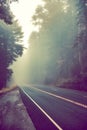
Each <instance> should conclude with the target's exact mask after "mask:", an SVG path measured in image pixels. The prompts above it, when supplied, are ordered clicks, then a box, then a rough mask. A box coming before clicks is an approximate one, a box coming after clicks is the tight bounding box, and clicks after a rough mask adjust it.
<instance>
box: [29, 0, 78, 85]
mask: <svg viewBox="0 0 87 130" xmlns="http://www.w3.org/2000/svg"><path fill="white" fill-rule="evenodd" d="M44 1H45V0H44ZM65 7H66V8H65ZM76 16H77V15H76V7H75V3H74V2H72V1H68V3H67V1H66V0H64V1H61V0H54V1H53V0H46V1H45V4H44V6H38V7H37V9H36V12H35V14H34V16H33V17H32V22H33V24H34V25H35V26H37V27H38V30H39V31H38V32H33V33H32V34H31V37H30V43H31V45H30V55H31V58H30V63H31V64H32V65H31V66H30V77H31V79H33V80H34V78H33V77H36V79H35V81H41V80H42V82H45V83H55V82H56V81H57V80H58V78H61V77H63V78H67V77H69V76H72V75H76V73H75V74H74V73H72V70H73V62H74V61H75V57H74V51H75V50H74V49H72V47H73V43H74V41H75V37H76V34H77V25H76ZM34 61H35V65H33V63H34ZM33 70H35V73H34V74H33V73H32V71H33ZM35 75H38V76H35Z"/></svg>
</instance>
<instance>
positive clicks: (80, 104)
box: [31, 87, 87, 109]
mask: <svg viewBox="0 0 87 130" xmlns="http://www.w3.org/2000/svg"><path fill="white" fill-rule="evenodd" d="M31 88H33V89H36V90H38V91H40V92H43V93H46V94H48V95H51V96H53V97H56V98H59V99H62V100H64V101H67V102H70V103H73V104H75V105H78V106H80V107H83V108H86V109H87V105H85V104H82V103H79V102H76V101H73V100H70V99H68V98H64V97H62V96H58V95H55V94H53V93H50V92H46V91H44V90H41V89H38V88H34V87H31Z"/></svg>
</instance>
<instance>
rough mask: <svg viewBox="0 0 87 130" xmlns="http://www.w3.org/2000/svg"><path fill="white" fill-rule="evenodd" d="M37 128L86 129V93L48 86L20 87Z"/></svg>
mask: <svg viewBox="0 0 87 130" xmlns="http://www.w3.org/2000/svg"><path fill="white" fill-rule="evenodd" d="M21 90H22V91H21V95H22V99H23V101H24V103H25V105H26V107H27V110H28V112H29V115H30V116H31V119H32V121H33V122H34V124H35V127H36V129H37V130H87V93H86V92H79V91H75V90H68V89H59V88H55V87H49V86H40V85H36V86H31V85H25V86H24V87H21Z"/></svg>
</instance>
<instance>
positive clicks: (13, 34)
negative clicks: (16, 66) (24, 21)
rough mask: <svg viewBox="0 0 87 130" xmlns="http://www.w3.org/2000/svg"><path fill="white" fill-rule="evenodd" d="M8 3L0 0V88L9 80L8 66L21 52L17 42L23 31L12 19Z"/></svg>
mask: <svg viewBox="0 0 87 130" xmlns="http://www.w3.org/2000/svg"><path fill="white" fill-rule="evenodd" d="M13 1H16V0H13ZM10 2H12V1H10ZM9 4H10V3H8V1H7V0H0V19H1V20H0V89H2V88H3V87H6V83H7V81H8V80H10V77H11V74H12V70H11V69H10V68H9V66H10V65H11V64H12V63H13V62H14V61H16V60H17V58H18V57H19V56H21V55H22V53H23V46H22V45H21V44H19V43H21V41H22V37H23V33H22V31H21V27H20V26H19V25H18V22H17V21H13V20H12V17H13V15H12V13H11V11H10V7H9V6H10V5H9Z"/></svg>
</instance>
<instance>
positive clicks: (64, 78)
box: [0, 0, 87, 90]
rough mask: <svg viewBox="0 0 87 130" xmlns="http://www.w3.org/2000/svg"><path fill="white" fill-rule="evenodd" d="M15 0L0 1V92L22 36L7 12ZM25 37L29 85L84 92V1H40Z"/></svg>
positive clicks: (86, 47)
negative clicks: (31, 27) (27, 50)
mask: <svg viewBox="0 0 87 130" xmlns="http://www.w3.org/2000/svg"><path fill="white" fill-rule="evenodd" d="M13 1H17V0H9V1H8V0H0V89H1V88H3V87H6V84H7V81H8V80H10V78H11V75H12V72H13V71H12V69H10V68H9V67H10V65H11V64H13V62H14V61H16V60H17V58H18V57H19V56H21V55H22V54H23V46H22V45H20V44H19V43H20V42H21V41H22V38H23V33H22V31H21V27H20V26H19V24H18V22H17V21H14V16H13V14H12V12H11V11H10V4H11V2H13ZM43 2H44V5H39V6H38V7H37V8H36V11H35V14H34V15H33V16H32V24H33V25H34V26H35V28H37V31H33V32H32V33H31V35H30V38H29V43H30V47H29V53H28V65H27V66H28V68H26V69H27V73H28V76H27V77H29V79H28V82H29V83H34V84H50V85H56V86H60V87H68V88H73V89H80V90H87V87H86V86H87V0H43Z"/></svg>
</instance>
